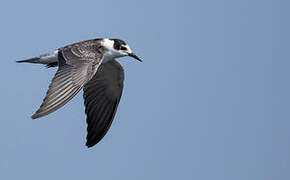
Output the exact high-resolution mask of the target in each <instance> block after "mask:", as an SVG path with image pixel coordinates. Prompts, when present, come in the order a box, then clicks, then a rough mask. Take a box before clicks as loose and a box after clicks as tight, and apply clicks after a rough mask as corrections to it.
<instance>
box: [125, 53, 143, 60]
mask: <svg viewBox="0 0 290 180" xmlns="http://www.w3.org/2000/svg"><path fill="white" fill-rule="evenodd" d="M128 56H130V57H133V58H135V59H137V60H138V61H140V62H142V60H141V59H140V58H139V57H138V56H136V54H134V53H128Z"/></svg>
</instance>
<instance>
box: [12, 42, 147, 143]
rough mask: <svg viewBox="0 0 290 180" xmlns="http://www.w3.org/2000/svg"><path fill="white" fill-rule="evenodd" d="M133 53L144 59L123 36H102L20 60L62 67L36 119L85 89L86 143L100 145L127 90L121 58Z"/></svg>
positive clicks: (53, 79)
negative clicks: (118, 59)
mask: <svg viewBox="0 0 290 180" xmlns="http://www.w3.org/2000/svg"><path fill="white" fill-rule="evenodd" d="M124 56H130V57H133V58H135V59H136V60H138V61H140V62H142V60H141V59H140V58H139V57H138V56H137V55H135V54H134V53H133V52H132V50H131V48H130V46H129V45H128V44H127V43H126V42H125V41H123V40H121V39H109V38H98V39H90V40H85V41H81V42H77V43H73V44H70V45H67V46H64V47H61V48H58V49H56V50H54V51H52V52H50V53H45V54H42V55H40V56H37V57H33V58H30V59H25V60H18V61H16V62H17V63H37V64H44V65H45V66H46V67H48V68H50V67H58V69H57V71H56V73H55V75H54V77H53V78H52V80H51V82H50V85H49V87H48V90H47V92H46V95H45V97H44V99H43V102H42V104H41V105H40V107H39V109H38V110H37V111H36V112H35V113H34V114H33V115H32V116H31V118H32V119H37V118H41V117H43V116H46V115H48V114H50V113H52V112H54V111H56V110H57V109H59V108H61V107H62V106H64V105H65V104H66V103H67V102H68V101H70V100H71V99H72V98H73V97H74V96H75V95H76V94H77V93H78V92H79V91H80V90H81V89H83V98H84V105H85V113H86V122H87V137H86V140H87V141H86V146H87V147H88V148H90V147H93V146H94V145H96V144H97V143H98V142H99V141H101V139H102V138H103V137H104V136H105V135H106V133H107V131H108V129H109V128H110V126H111V123H112V121H113V119H114V116H115V113H116V110H117V107H118V104H119V102H120V98H121V95H122V91H123V82H124V69H123V67H122V66H121V64H120V63H119V62H118V61H116V59H117V58H120V57H124Z"/></svg>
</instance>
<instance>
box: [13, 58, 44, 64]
mask: <svg viewBox="0 0 290 180" xmlns="http://www.w3.org/2000/svg"><path fill="white" fill-rule="evenodd" d="M39 60H40V58H39V57H34V58H30V59H25V60H19V61H16V62H17V63H24V62H25V63H39Z"/></svg>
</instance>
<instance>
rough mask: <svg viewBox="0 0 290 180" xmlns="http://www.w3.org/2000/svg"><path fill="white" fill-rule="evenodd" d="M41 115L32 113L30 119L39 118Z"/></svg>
mask: <svg viewBox="0 0 290 180" xmlns="http://www.w3.org/2000/svg"><path fill="white" fill-rule="evenodd" d="M40 117H41V116H40V115H39V114H37V113H34V114H33V115H32V116H31V119H37V118H40Z"/></svg>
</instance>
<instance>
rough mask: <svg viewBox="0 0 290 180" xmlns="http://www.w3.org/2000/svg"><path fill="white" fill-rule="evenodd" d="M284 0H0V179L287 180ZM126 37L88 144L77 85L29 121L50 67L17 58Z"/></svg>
mask: <svg viewBox="0 0 290 180" xmlns="http://www.w3.org/2000/svg"><path fill="white" fill-rule="evenodd" d="M289 5H290V4H289V2H286V1H279V0H275V1H274V0H263V1H262V0H243V1H236V0H232V1H230V0H220V1H214V0H199V1H150V0H149V1H129V0H123V1H112V0H106V1H74V2H72V1H56V0H51V1H32V0H28V1H15V0H10V1H1V3H0V22H1V30H0V32H1V33H0V39H1V43H0V48H1V50H2V51H1V60H2V61H1V63H2V64H1V65H2V66H1V67H2V68H1V71H0V80H1V82H2V85H1V92H2V93H0V98H1V103H0V106H1V112H2V114H1V117H2V118H1V121H0V145H1V148H0V154H1V156H0V179H20V178H21V179H44V180H45V179H61V178H62V179H81V178H90V179H92V178H94V179H102V180H111V179H128V180H130V179H132V180H133V179H134V180H135V179H140V180H143V179H144V180H145V179H146V180H147V179H166V180H171V179H172V180H175V179H198V180H212V179H215V180H232V179H235V180H245V179H247V180H272V179H281V180H282V179H289V178H290V153H289V152H290V131H289V126H290V122H289V119H290V118H289V117H290V114H289V102H290V101H289V100H290V95H289V92H290V86H289V75H290V73H289V65H290V63H289V62H290V61H289V56H290V55H289V48H290V43H289V42H290V36H289V30H290V26H289V15H290V13H289ZM100 37H112V38H120V39H124V40H126V41H127V42H128V43H129V44H130V46H131V48H132V49H133V50H134V51H135V53H136V54H138V55H139V56H140V57H142V59H143V60H144V62H142V63H139V62H137V61H133V60H132V59H131V58H127V57H126V58H121V59H119V61H120V62H121V64H122V65H123V67H124V69H125V70H126V78H125V88H124V91H123V96H122V99H121V102H120V105H119V109H118V112H117V114H116V117H115V120H114V122H113V124H112V126H111V128H110V130H109V132H108V134H107V135H106V136H105V137H104V139H103V140H102V141H101V142H100V143H99V144H97V145H96V146H95V147H93V148H91V149H87V148H86V147H85V136H86V122H85V114H84V105H83V99H82V93H79V94H78V95H77V96H76V97H75V98H74V99H73V100H72V101H70V102H69V103H68V104H66V105H65V106H64V107H63V108H61V109H60V110H58V111H57V112H55V113H53V114H51V115H48V116H46V117H44V118H41V119H37V120H32V119H30V116H31V115H32V113H33V112H34V111H35V110H37V108H38V106H39V105H40V103H41V101H42V99H43V97H44V95H45V92H46V89H47V87H48V83H49V82H50V80H51V78H52V76H53V74H54V72H55V69H46V68H44V67H43V66H41V65H34V64H16V63H15V60H18V59H23V58H29V57H33V56H37V55H39V54H41V53H45V52H48V51H51V50H54V49H56V48H58V47H61V46H64V45H67V44H69V43H73V42H77V41H81V40H86V39H91V38H100Z"/></svg>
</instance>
